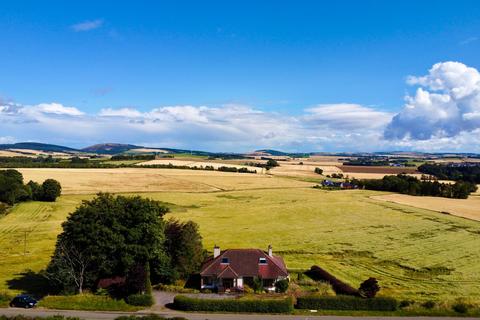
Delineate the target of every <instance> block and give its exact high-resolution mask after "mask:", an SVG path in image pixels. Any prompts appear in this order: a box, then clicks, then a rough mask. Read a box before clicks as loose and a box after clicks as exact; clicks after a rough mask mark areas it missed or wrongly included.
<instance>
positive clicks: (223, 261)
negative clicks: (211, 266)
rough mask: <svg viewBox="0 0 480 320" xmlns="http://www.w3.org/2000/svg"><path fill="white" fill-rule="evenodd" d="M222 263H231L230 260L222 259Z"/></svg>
mask: <svg viewBox="0 0 480 320" xmlns="http://www.w3.org/2000/svg"><path fill="white" fill-rule="evenodd" d="M221 263H222V264H228V263H229V261H228V258H222V261H221Z"/></svg>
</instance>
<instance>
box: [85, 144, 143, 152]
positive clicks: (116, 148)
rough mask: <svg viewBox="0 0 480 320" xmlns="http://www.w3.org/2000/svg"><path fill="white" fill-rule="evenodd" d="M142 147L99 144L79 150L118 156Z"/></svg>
mask: <svg viewBox="0 0 480 320" xmlns="http://www.w3.org/2000/svg"><path fill="white" fill-rule="evenodd" d="M140 148H143V147H142V146H136V145H133V144H122V143H100V144H96V145H93V146H89V147H86V148H83V149H81V151H83V152H89V153H100V154H119V153H124V152H127V151H128V150H132V149H140Z"/></svg>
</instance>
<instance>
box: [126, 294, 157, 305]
mask: <svg viewBox="0 0 480 320" xmlns="http://www.w3.org/2000/svg"><path fill="white" fill-rule="evenodd" d="M125 302H126V303H128V304H129V305H131V306H138V307H150V306H152V305H153V297H152V295H151V294H131V295H129V296H128V297H126V298H125Z"/></svg>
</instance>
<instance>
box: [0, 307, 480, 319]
mask: <svg viewBox="0 0 480 320" xmlns="http://www.w3.org/2000/svg"><path fill="white" fill-rule="evenodd" d="M151 313H152V312H150V311H148V310H147V311H139V312H102V311H78V310H49V309H41V308H38V309H18V308H0V316H2V315H5V316H15V315H24V316H32V317H33V316H35V317H47V316H54V315H61V316H66V317H77V318H80V319H85V320H113V319H115V318H117V317H119V316H125V315H137V316H142V315H147V314H151ZM153 313H155V314H158V315H160V316H164V317H184V318H186V319H189V320H223V319H225V320H275V319H280V320H354V319H362V320H380V319H388V320H409V319H412V320H422V319H425V320H453V319H459V320H460V319H461V320H478V318H464V317H462V318H454V317H346V316H307V315H266V314H265V315H264V314H220V313H209V314H204V313H185V312H176V311H170V310H168V311H164V312H158V311H155V312H153Z"/></svg>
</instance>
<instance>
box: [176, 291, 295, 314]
mask: <svg viewBox="0 0 480 320" xmlns="http://www.w3.org/2000/svg"><path fill="white" fill-rule="evenodd" d="M173 305H174V307H175V308H176V309H178V310H183V311H217V312H220V311H222V312H258V313H290V312H292V311H293V300H292V298H290V297H289V298H286V299H197V298H191V297H187V296H183V295H178V296H176V297H175V299H174V301H173Z"/></svg>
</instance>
